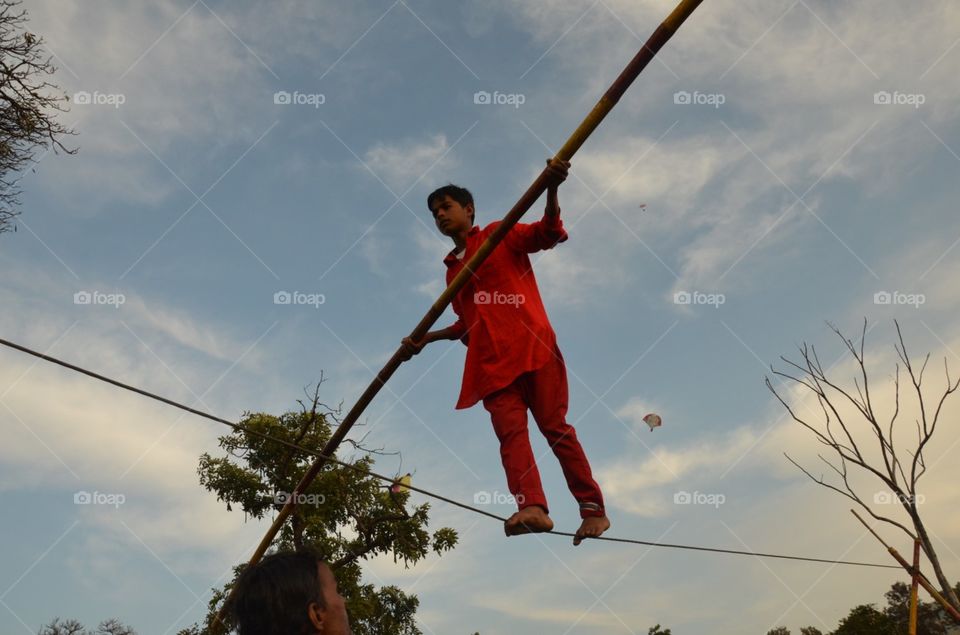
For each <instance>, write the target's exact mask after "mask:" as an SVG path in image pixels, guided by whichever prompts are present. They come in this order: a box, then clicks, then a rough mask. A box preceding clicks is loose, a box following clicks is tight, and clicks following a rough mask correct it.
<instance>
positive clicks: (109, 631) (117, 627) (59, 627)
mask: <svg viewBox="0 0 960 635" xmlns="http://www.w3.org/2000/svg"><path fill="white" fill-rule="evenodd" d="M39 635H137V632H136V631H135V630H133V629H132V628H130V627H129V626H127V625H126V624H124V623H123V622H121V621H120V620H117V619H109V620H104V621H102V622H100V624H99V625H98V626H97V628H96V630H93V631H88V630H86V629H84V627H83V624H81V623H80V622H78V621H77V620H73V619H70V620H64V621H62V622H61V621H60V618H59V617H56V618H54V619H53V621H52V622H50V623H49V624H46V625H44V626H43V627H41V629H40V631H39Z"/></svg>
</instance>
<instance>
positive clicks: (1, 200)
mask: <svg viewBox="0 0 960 635" xmlns="http://www.w3.org/2000/svg"><path fill="white" fill-rule="evenodd" d="M19 6H20V2H19V0H0V234H2V233H4V232H5V231H9V230H10V229H11V227H12V220H13V218H14V217H15V216H16V215H17V214H18V213H19V212H18V211H17V206H18V205H19V203H20V201H19V195H20V190H19V188H18V187H17V181H18V176H17V175H18V174H19V173H20V171H21V170H22V169H23V168H24V166H25V165H27V164H28V163H29V162H30V161H32V160H33V154H34V152H35V151H36V150H37V149H38V148H43V147H49V148H51V149H52V150H53V151H54V152H56V151H57V149H58V148H59V149H60V150H63V151H64V152H66V153H67V154H74V153H75V152H76V150H75V149H74V150H69V149H67V148H66V147H64V146H63V144H62V143H61V142H60V141H59V137H61V136H63V135H67V134H73V132H72V131H71V130H67V129H65V128H63V126H61V125H60V124H59V123H58V122H57V121H56V119H54V118H53V116H52V112H51V111H54V110H55V111H61V112H62V111H64V108H63V107H62V106H61V105H60V104H61V102H66V101H67V96H66V95H58V94H54V93H55V91H57V90H58V89H57V87H56V86H54V85H52V84H50V83H49V82H47V81H46V80H45V79H44V76H46V75H52V74H53V73H54V71H55V69H54V67H53V66H52V65H51V64H50V57H46V58H45V57H44V55H43V38H41V37H38V36H36V35H34V34H33V33H30V32H29V31H26V30H25V29H24V28H23V26H24V25H25V24H26V22H27V17H26V13H27V12H26V11H25V10H22V9H19Z"/></svg>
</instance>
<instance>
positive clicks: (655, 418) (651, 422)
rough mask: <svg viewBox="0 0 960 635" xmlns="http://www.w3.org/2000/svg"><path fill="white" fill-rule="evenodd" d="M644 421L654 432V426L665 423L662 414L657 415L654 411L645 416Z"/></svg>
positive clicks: (657, 426)
mask: <svg viewBox="0 0 960 635" xmlns="http://www.w3.org/2000/svg"><path fill="white" fill-rule="evenodd" d="M643 421H644V423H646V424H647V425H648V426H650V432H653V429H654V428H659V427H660V424H661V423H663V422H662V421H661V420H660V415H655V414H653V413H652V412H651V413H650V414H648V415H646V416H644V418H643Z"/></svg>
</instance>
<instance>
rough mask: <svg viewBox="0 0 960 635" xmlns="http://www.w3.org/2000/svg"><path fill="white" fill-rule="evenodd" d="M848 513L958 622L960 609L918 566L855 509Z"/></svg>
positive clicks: (959, 620) (959, 621)
mask: <svg viewBox="0 0 960 635" xmlns="http://www.w3.org/2000/svg"><path fill="white" fill-rule="evenodd" d="M850 513H851V514H853V515H854V516H856V517H857V520H859V521H860V522H861V523H863V526H864V527H866V528H867V529H868V530H869V531H870V533H871V534H873V536H874V537H875V538H876V539H877V540H879V541H880V544H882V545H883V546H884V547H886V548H887V551H889V552H890V555H891V556H893V558H894V560H896V561H897V562H899V563H900V566H901V567H903V568H904V569H906V570H907V573H909V574H910V575H915V577H916V580H917V582H918V583H919V584H920V586H922V587H923V588H924V590H925V591H926V592H927V593H929V594H930V596H931V597H932V598H933V599H934V600H936V601H937V603H938V604H940V606H942V607H943V610H945V611H946V612H947V613H949V614H950V616H951V617H953V619H955V620H957V622H958V623H960V611H957V609H955V608H954V607H953V605H952V604H950V603H949V602H947V599H946V598H945V597H943V596H942V595H940V592H939V591H937V590H936V589H935V588H934V586H933V585H932V584H930V581H929V580H927V578H926V576H925V575H923V572H922V571H920V569H919V568H916V569H914V568H913V567H912V566H910V563H909V562H907V561H906V560H904V559H903V556H901V555H900V553H899V552H898V551H897V550H896V549H894V548H893V547H891V546H890V545H888V544H887V543H885V542H884V541H883V538H881V537H880V535H879V534H878V533H877V532H875V531H874V530H873V528H872V527H870V525H868V524H867V522H866V521H865V520H864V519H863V518H861V517H860V514H858V513H857V512H856V511H854V510H852V509H851V510H850Z"/></svg>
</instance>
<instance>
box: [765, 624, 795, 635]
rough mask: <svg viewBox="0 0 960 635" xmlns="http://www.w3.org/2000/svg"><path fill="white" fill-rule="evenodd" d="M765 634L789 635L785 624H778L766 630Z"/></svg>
mask: <svg viewBox="0 0 960 635" xmlns="http://www.w3.org/2000/svg"><path fill="white" fill-rule="evenodd" d="M767 635H790V629H789V628H787V627H786V626H778V627H776V628H774V629H770V630H769V631H767Z"/></svg>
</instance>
